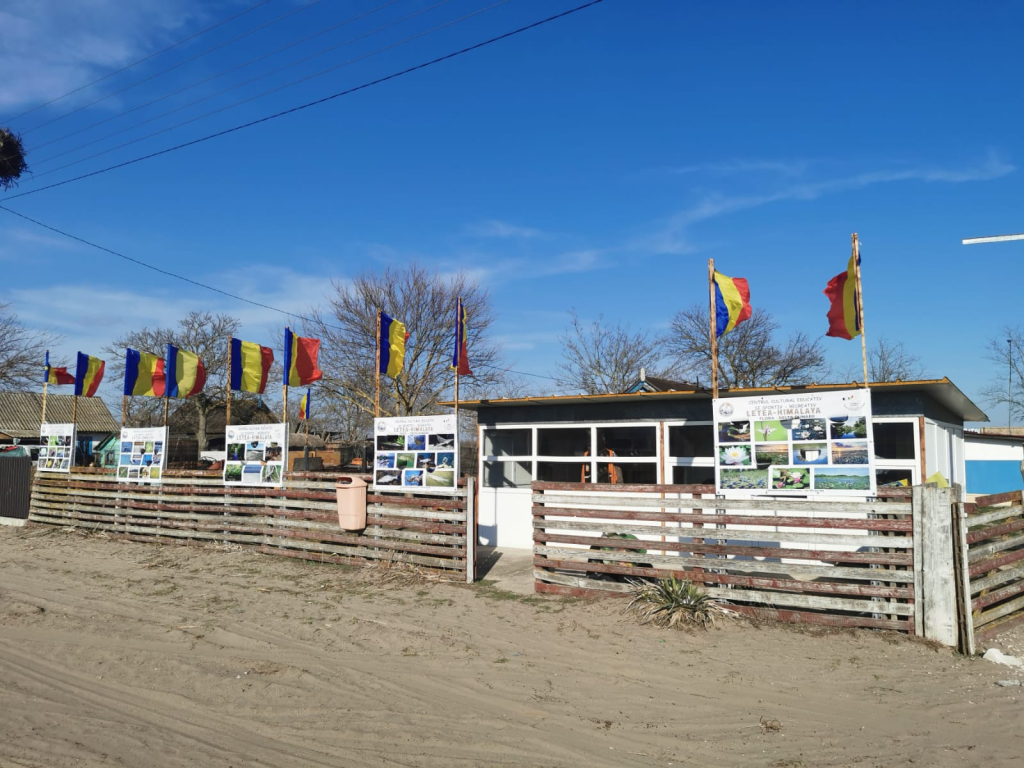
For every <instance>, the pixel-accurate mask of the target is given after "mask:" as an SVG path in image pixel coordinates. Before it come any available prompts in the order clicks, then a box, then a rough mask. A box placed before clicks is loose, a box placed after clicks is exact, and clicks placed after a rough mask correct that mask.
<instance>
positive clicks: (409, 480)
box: [402, 469, 423, 487]
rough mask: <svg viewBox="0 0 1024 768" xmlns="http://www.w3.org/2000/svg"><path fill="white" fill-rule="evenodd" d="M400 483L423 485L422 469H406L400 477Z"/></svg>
mask: <svg viewBox="0 0 1024 768" xmlns="http://www.w3.org/2000/svg"><path fill="white" fill-rule="evenodd" d="M402 485H406V486H410V485H416V486H420V487H422V486H423V470H422V469H407V470H405V475H404V476H403V479H402Z"/></svg>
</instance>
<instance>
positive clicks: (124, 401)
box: [121, 395, 128, 429]
mask: <svg viewBox="0 0 1024 768" xmlns="http://www.w3.org/2000/svg"><path fill="white" fill-rule="evenodd" d="M126 421H128V395H124V396H123V397H122V398H121V429H124V423H125V422H126Z"/></svg>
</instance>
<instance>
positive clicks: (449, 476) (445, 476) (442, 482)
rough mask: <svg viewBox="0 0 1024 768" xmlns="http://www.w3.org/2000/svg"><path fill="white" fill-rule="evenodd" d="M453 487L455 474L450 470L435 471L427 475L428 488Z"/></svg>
mask: <svg viewBox="0 0 1024 768" xmlns="http://www.w3.org/2000/svg"><path fill="white" fill-rule="evenodd" d="M454 485H455V472H454V471H453V470H450V469H435V470H434V471H433V472H428V473H427V487H428V488H452V487H454Z"/></svg>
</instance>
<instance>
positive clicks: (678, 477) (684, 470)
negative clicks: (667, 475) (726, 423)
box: [672, 427, 715, 485]
mask: <svg viewBox="0 0 1024 768" xmlns="http://www.w3.org/2000/svg"><path fill="white" fill-rule="evenodd" d="M709 429H710V427H709ZM672 483H673V484H674V485H714V484H715V468H714V467H672Z"/></svg>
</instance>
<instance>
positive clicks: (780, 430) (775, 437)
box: [754, 420, 789, 443]
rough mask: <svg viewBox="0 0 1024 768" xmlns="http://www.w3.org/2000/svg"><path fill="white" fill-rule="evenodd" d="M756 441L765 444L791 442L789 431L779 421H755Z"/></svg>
mask: <svg viewBox="0 0 1024 768" xmlns="http://www.w3.org/2000/svg"><path fill="white" fill-rule="evenodd" d="M754 439H755V440H757V441H758V442H765V443H778V442H783V443H785V442H787V441H788V440H789V430H788V429H786V428H785V427H784V426H782V422H781V421H778V420H775V421H755V422H754Z"/></svg>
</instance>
